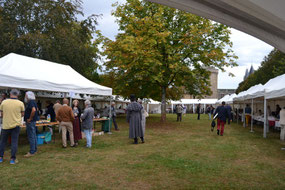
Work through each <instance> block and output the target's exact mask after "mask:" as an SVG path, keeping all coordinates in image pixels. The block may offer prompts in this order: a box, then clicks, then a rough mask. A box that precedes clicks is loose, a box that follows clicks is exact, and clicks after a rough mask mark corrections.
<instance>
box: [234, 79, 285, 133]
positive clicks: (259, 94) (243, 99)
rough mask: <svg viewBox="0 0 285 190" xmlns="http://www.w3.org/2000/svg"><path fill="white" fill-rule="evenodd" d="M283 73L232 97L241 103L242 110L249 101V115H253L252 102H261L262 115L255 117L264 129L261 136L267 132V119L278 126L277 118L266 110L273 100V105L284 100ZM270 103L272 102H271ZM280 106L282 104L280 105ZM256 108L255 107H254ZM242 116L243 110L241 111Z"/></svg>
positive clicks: (284, 84) (284, 85)
mask: <svg viewBox="0 0 285 190" xmlns="http://www.w3.org/2000/svg"><path fill="white" fill-rule="evenodd" d="M284 81H285V74H284V75H281V76H278V77H275V78H273V79H271V80H269V81H268V82H267V83H266V84H265V85H262V84H258V85H255V86H253V87H251V88H249V89H248V90H247V91H244V92H241V93H240V94H238V95H237V97H236V98H234V102H235V103H238V104H243V110H244V108H245V104H250V103H251V108H252V113H251V115H252V116H254V113H253V110H254V103H255V104H256V105H257V104H263V112H264V114H263V117H261V116H258V117H257V118H256V119H257V120H258V121H263V125H264V130H263V137H264V138H266V136H267V133H268V132H269V125H268V121H269V120H270V121H272V122H276V126H278V120H276V119H275V118H273V117H271V116H270V113H267V112H268V109H267V106H268V105H270V104H269V103H270V102H273V104H274V106H275V105H276V102H279V103H282V102H284V101H285V83H284ZM271 105H272V104H271ZM281 107H282V106H281ZM256 110H257V109H256ZM243 116H244V112H243ZM253 119H254V117H252V120H251V127H252V123H253ZM251 131H252V128H251Z"/></svg>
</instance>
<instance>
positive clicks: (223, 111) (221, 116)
mask: <svg viewBox="0 0 285 190" xmlns="http://www.w3.org/2000/svg"><path fill="white" fill-rule="evenodd" d="M216 114H218V116H217V117H218V121H217V135H221V136H223V135H224V128H225V124H226V121H227V118H229V116H228V110H227V108H226V107H225V102H222V105H221V106H219V107H217V109H216V111H215V114H214V115H216Z"/></svg>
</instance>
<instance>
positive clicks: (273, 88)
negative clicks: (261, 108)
mask: <svg viewBox="0 0 285 190" xmlns="http://www.w3.org/2000/svg"><path fill="white" fill-rule="evenodd" d="M264 88H265V98H266V99H272V98H281V97H285V74H284V75H280V76H278V77H275V78H273V79H271V80H269V81H268V82H267V83H266V84H265V85H264Z"/></svg>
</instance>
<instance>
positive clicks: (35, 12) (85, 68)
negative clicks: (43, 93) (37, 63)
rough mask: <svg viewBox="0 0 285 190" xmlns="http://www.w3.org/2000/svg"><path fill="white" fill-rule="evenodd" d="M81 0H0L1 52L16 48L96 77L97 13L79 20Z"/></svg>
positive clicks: (11, 50)
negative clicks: (93, 40)
mask: <svg viewBox="0 0 285 190" xmlns="http://www.w3.org/2000/svg"><path fill="white" fill-rule="evenodd" d="M81 4H82V2H81V0H69V1H68V0H0V33H1V35H0V56H4V55H6V54H8V53H11V52H14V53H18V54H21V55H27V56H31V57H37V58H41V59H45V60H49V61H54V62H58V63H62V64H67V65H70V66H71V67H73V68H74V69H75V70H76V71H78V72H79V73H81V74H83V75H85V76H86V77H87V78H89V79H94V76H95V77H96V73H94V70H95V69H96V68H97V66H98V65H97V63H96V60H97V59H98V54H97V53H98V47H97V45H98V44H97V42H92V38H93V35H94V34H95V32H96V28H95V26H96V24H97V17H98V16H97V15H91V16H89V17H88V18H87V19H85V20H82V21H78V20H77V17H78V15H83V13H82V12H81Z"/></svg>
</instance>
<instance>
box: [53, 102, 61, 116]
mask: <svg viewBox="0 0 285 190" xmlns="http://www.w3.org/2000/svg"><path fill="white" fill-rule="evenodd" d="M61 107H62V105H61V104H60V101H59V100H56V101H55V104H54V105H53V110H54V113H55V115H57V112H58V110H59V109H60V108H61Z"/></svg>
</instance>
